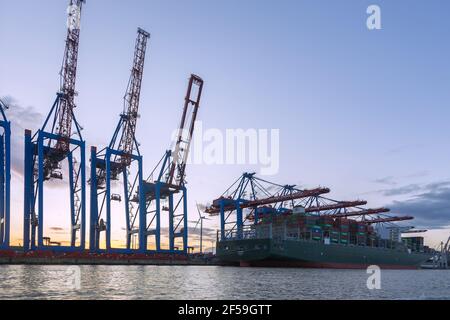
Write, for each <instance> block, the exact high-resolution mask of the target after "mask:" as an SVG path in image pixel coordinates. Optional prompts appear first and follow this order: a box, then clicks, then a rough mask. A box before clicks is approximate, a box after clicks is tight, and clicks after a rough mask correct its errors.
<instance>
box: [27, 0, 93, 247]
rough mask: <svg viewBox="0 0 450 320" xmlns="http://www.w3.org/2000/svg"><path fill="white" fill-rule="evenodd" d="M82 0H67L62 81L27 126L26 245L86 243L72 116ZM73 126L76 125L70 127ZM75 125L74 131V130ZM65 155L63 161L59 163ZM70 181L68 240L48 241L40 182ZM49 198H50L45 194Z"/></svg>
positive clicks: (79, 143)
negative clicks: (39, 121) (34, 124)
mask: <svg viewBox="0 0 450 320" xmlns="http://www.w3.org/2000/svg"><path fill="white" fill-rule="evenodd" d="M84 3H85V0H70V2H69V9H68V13H69V17H68V29H67V39H66V47H65V52H64V59H63V64H62V68H61V73H60V79H61V85H60V90H59V92H58V93H57V95H56V100H55V102H54V103H53V105H52V107H51V109H50V112H49V114H48V116H47V118H46V119H45V122H44V124H43V126H42V127H41V129H40V130H38V131H37V132H36V133H35V134H34V135H32V133H31V131H30V130H25V168H24V180H25V188H24V189H25V190H24V235H23V241H24V249H25V251H27V250H44V249H51V250H54V251H78V250H84V248H85V233H86V223H85V220H86V219H85V218H86V201H85V198H86V190H85V187H86V175H85V142H84V140H83V138H82V136H81V130H82V128H81V126H80V125H79V123H78V122H77V120H76V118H75V113H74V109H75V96H76V95H77V93H76V91H75V82H76V74H77V62H78V46H79V39H80V18H81V10H82V6H83V4H84ZM73 128H75V129H73ZM72 131H73V132H72ZM77 157H78V158H77ZM66 160H67V167H65V168H63V163H64V162H65V161H66ZM64 175H66V176H67V177H66V178H67V180H68V184H69V210H68V211H70V245H68V246H58V247H53V246H52V247H50V246H49V245H48V244H47V242H46V241H44V240H45V238H46V237H44V215H45V214H44V183H45V182H47V183H48V182H51V180H61V181H63V180H64ZM49 201H54V200H53V199H51V198H50V197H49Z"/></svg>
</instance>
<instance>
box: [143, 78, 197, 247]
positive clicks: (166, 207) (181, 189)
mask: <svg viewBox="0 0 450 320" xmlns="http://www.w3.org/2000/svg"><path fill="white" fill-rule="evenodd" d="M202 91H203V80H202V79H201V78H200V77H199V76H196V75H193V74H192V75H191V77H190V79H189V84H188V89H187V93H186V97H185V102H184V107H183V114H182V117H181V122H180V126H179V127H178V135H177V140H176V142H175V147H174V149H173V150H169V151H166V153H165V154H164V156H163V158H162V159H161V160H160V161H159V163H158V164H157V165H156V167H155V168H154V169H153V171H152V173H151V174H150V176H149V178H148V179H147V180H146V181H145V182H144V193H145V210H146V212H145V214H144V215H142V216H141V221H140V225H141V226H144V228H140V235H139V241H140V243H139V248H140V250H141V251H142V252H145V251H147V250H148V246H149V243H148V237H149V236H153V237H154V243H153V244H152V245H154V246H153V247H154V249H155V250H156V251H157V252H168V253H187V251H188V224H187V223H188V219H187V188H186V180H185V175H186V163H187V159H188V154H189V149H190V145H191V141H192V136H193V133H194V127H195V121H196V119H197V113H198V110H199V107H200V99H201V95H202ZM158 169H159V170H158ZM156 175H157V176H156ZM162 212H167V214H168V229H169V234H168V239H169V249H168V250H167V249H162V248H161V229H162V228H161V218H162ZM178 239H182V243H181V244H177V240H178ZM180 246H182V249H180Z"/></svg>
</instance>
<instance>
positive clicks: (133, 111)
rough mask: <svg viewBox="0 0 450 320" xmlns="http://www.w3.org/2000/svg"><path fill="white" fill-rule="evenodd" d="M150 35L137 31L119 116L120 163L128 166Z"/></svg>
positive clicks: (133, 141)
mask: <svg viewBox="0 0 450 320" xmlns="http://www.w3.org/2000/svg"><path fill="white" fill-rule="evenodd" d="M149 38H150V33H148V32H147V31H145V30H142V29H140V28H139V29H138V36H137V40H136V46H135V50H134V60H133V68H132V69H131V76H130V80H129V82H128V88H127V91H126V93H125V96H124V112H123V114H122V115H121V124H122V134H121V138H120V142H119V148H118V149H119V151H122V152H123V155H122V156H121V163H122V164H123V165H125V166H129V165H130V163H131V155H132V154H133V151H134V146H135V141H136V140H135V133H136V122H137V119H138V116H139V114H138V111H139V99H140V95H141V86H142V76H143V73H144V62H145V51H146V49H147V40H148V39H149Z"/></svg>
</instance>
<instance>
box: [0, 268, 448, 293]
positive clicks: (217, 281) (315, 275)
mask: <svg viewBox="0 0 450 320" xmlns="http://www.w3.org/2000/svg"><path fill="white" fill-rule="evenodd" d="M369 276H370V275H368V274H367V273H366V271H365V270H323V269H272V268H227V267H215V266H201V267H197V266H188V267H183V266H0V299H195V300H200V299H231V300H236V299H450V271H446V270H411V271H409V270H408V271H403V270H401V271H400V270H383V271H382V272H381V289H380V290H369V289H367V284H366V283H367V279H368V277H369Z"/></svg>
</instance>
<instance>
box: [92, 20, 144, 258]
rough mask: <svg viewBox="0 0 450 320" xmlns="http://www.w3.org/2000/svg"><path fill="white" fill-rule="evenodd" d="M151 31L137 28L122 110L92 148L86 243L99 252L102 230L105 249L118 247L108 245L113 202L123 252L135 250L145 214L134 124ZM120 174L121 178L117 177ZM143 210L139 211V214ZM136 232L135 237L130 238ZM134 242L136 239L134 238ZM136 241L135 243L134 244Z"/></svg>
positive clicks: (140, 165)
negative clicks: (104, 139) (120, 217)
mask: <svg viewBox="0 0 450 320" xmlns="http://www.w3.org/2000/svg"><path fill="white" fill-rule="evenodd" d="M149 38H150V34H149V33H148V32H146V31H145V30H143V29H140V28H138V31H137V40H136V45H135V51H134V60H133V67H132V69H131V76H130V80H129V82H128V88H127V91H126V93H125V96H124V111H123V113H122V114H121V115H120V120H119V123H118V125H117V127H116V130H115V131H114V134H113V137H112V139H111V142H110V144H109V146H108V147H106V148H104V149H103V150H101V151H99V152H97V149H96V148H95V147H92V149H91V179H90V184H91V221H90V237H89V246H90V249H91V251H94V252H95V251H100V250H101V249H100V247H101V239H100V236H101V233H102V232H103V231H104V233H105V239H104V243H105V246H104V247H105V248H106V250H107V251H111V250H116V251H123V250H119V249H114V248H112V245H111V221H112V214H111V210H112V202H114V201H115V202H123V204H124V212H125V224H126V226H125V231H126V249H125V251H126V252H130V251H132V250H133V249H134V247H135V246H134V245H133V241H132V240H133V239H134V238H137V237H138V233H139V216H140V215H142V214H145V211H144V209H145V199H144V194H143V193H142V192H143V188H142V187H141V182H142V181H143V174H142V156H141V154H140V152H139V145H138V143H137V141H136V136H135V133H136V123H137V119H138V117H139V114H138V111H139V100H140V93H141V85H142V77H143V73H144V62H145V53H146V48H147V41H148V39H149ZM120 176H121V177H122V179H121V180H120ZM119 180H120V184H122V187H121V189H122V190H123V191H122V195H123V199H122V195H120V194H114V193H113V186H112V185H111V184H112V182H113V181H116V182H118V181H119ZM141 211H142V213H140V212H141ZM133 235H135V236H136V237H133ZM136 242H137V241H136ZM136 244H137V243H136Z"/></svg>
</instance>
